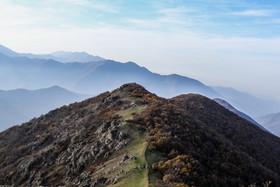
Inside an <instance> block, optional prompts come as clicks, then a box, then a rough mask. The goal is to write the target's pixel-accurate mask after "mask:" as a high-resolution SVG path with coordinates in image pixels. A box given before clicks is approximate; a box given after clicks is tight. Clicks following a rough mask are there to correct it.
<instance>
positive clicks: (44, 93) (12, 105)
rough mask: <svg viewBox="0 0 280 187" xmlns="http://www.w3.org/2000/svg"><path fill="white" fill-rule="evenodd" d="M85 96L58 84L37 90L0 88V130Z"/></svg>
mask: <svg viewBox="0 0 280 187" xmlns="http://www.w3.org/2000/svg"><path fill="white" fill-rule="evenodd" d="M87 97H88V96H86V95H81V94H76V93H73V92H70V91H68V90H66V89H63V88H60V87H58V86H53V87H50V88H45V89H39V90H25V89H16V90H8V91H3V90H0V114H1V115H0V119H1V121H0V131H3V130H4V129H7V128H9V127H11V126H12V125H16V124H20V123H23V122H25V121H27V120H30V119H31V118H34V117H38V116H40V115H42V114H44V113H46V112H48V111H50V110H52V109H55V108H57V107H60V106H63V105H66V104H70V103H73V102H77V101H81V100H83V99H85V98H87Z"/></svg>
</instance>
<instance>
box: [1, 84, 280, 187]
mask: <svg viewBox="0 0 280 187" xmlns="http://www.w3.org/2000/svg"><path fill="white" fill-rule="evenodd" d="M19 137H20V138H19ZM0 155H1V156H0V184H1V185H16V186H18V185H23V186H31V185H34V186H36V185H37V186H39V185H43V186H58V185H62V186H66V185H68V186H69V185H71V186H98V185H99V186H147V185H148V184H149V185H152V186H177V185H180V186H186V185H189V186H248V185H250V184H255V183H256V184H257V185H261V184H262V183H266V182H268V181H272V183H271V186H279V184H280V183H279V182H280V181H279V180H280V178H279V174H280V168H279V166H280V160H279V157H280V139H279V138H277V137H276V136H273V135H271V134H270V133H268V132H265V131H263V130H261V129H260V128H258V127H256V126H255V125H254V124H252V123H251V122H248V121H247V120H244V119H243V118H241V117H239V116H237V115H236V114H234V113H232V112H230V111H229V110H227V109H225V108H224V107H222V106H221V105H219V104H218V103H216V102H215V101H213V100H210V99H208V98H206V97H203V96H200V95H195V94H189V95H181V96H178V97H175V98H172V99H169V100H167V99H164V98H160V97H157V96H156V95H154V94H151V93H149V92H148V91H147V90H145V89H144V88H143V87H142V86H140V85H137V84H126V85H123V86H121V87H120V88H118V89H116V90H114V91H112V92H105V93H103V94H101V95H99V96H97V97H94V98H91V99H88V100H86V101H83V102H80V103H75V104H71V105H69V106H64V107H61V108H59V109H56V110H53V111H51V112H49V113H48V114H46V115H44V116H41V117H39V118H37V119H33V120H32V121H30V122H27V123H25V124H22V125H21V126H16V127H12V128H10V129H8V130H6V131H4V132H2V133H0Z"/></svg>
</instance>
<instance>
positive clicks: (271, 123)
mask: <svg viewBox="0 0 280 187" xmlns="http://www.w3.org/2000/svg"><path fill="white" fill-rule="evenodd" d="M256 120H257V121H258V122H259V123H260V124H262V126H264V127H265V128H266V129H267V130H269V131H270V132H272V133H273V134H275V135H277V136H278V137H280V112H278V113H274V114H269V115H266V116H262V117H258V118H256Z"/></svg>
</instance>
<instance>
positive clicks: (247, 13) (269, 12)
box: [230, 10, 274, 17]
mask: <svg viewBox="0 0 280 187" xmlns="http://www.w3.org/2000/svg"><path fill="white" fill-rule="evenodd" d="M273 13H274V10H245V11H240V12H232V13H230V14H231V15H235V16H252V17H261V16H271V15H273Z"/></svg>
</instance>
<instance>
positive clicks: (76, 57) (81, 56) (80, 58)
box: [0, 45, 105, 63]
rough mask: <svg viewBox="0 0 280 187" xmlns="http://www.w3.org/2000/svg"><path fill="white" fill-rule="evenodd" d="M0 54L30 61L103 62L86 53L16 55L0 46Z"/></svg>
mask: <svg viewBox="0 0 280 187" xmlns="http://www.w3.org/2000/svg"><path fill="white" fill-rule="evenodd" d="M0 53H1V54H4V55H6V56H9V57H28V58H31V59H46V60H55V61H59V62H63V63H69V62H81V63H86V62H96V61H101V60H105V59H104V58H101V57H99V56H93V55H90V54H88V53H86V52H65V51H57V52H54V53H51V54H39V55H35V54H31V53H17V52H15V51H13V50H11V49H9V48H6V47H4V46H2V45H0Z"/></svg>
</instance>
